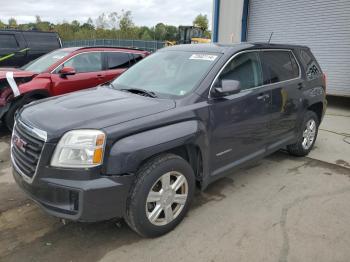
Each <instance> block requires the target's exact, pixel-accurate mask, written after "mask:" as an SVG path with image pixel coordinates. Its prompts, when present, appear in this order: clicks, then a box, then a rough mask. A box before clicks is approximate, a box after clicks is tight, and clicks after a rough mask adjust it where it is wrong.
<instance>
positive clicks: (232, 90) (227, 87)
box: [214, 79, 241, 97]
mask: <svg viewBox="0 0 350 262" xmlns="http://www.w3.org/2000/svg"><path fill="white" fill-rule="evenodd" d="M239 92H241V84H240V82H239V81H237V80H225V79H224V80H222V81H221V86H218V87H215V91H214V96H215V97H221V96H226V95H233V94H238V93H239Z"/></svg>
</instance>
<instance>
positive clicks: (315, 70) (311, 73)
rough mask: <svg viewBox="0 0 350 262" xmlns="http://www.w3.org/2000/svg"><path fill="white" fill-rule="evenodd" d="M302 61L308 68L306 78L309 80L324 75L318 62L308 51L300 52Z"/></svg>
mask: <svg viewBox="0 0 350 262" xmlns="http://www.w3.org/2000/svg"><path fill="white" fill-rule="evenodd" d="M300 59H301V61H302V62H303V64H304V65H305V66H306V77H307V80H309V81H311V80H314V79H316V78H318V77H320V76H321V75H322V71H321V69H320V68H319V66H318V64H317V63H316V61H315V60H314V59H313V58H312V55H311V54H309V53H308V52H307V51H306V50H300Z"/></svg>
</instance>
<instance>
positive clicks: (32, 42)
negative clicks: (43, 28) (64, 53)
mask: <svg viewBox="0 0 350 262" xmlns="http://www.w3.org/2000/svg"><path fill="white" fill-rule="evenodd" d="M23 36H24V38H25V40H26V42H27V44H28V47H29V48H31V49H34V50H41V49H47V50H53V49H56V48H60V43H59V40H58V38H57V36H56V35H55V34H47V33H34V32H23Z"/></svg>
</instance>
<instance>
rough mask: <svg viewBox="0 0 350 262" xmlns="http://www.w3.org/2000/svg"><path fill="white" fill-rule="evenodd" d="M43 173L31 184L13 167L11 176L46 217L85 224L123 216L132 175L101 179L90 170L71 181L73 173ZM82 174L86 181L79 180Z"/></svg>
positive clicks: (57, 171)
mask: <svg viewBox="0 0 350 262" xmlns="http://www.w3.org/2000/svg"><path fill="white" fill-rule="evenodd" d="M44 169H45V173H46V175H47V176H42V175H41V174H40V173H41V172H38V174H37V176H36V177H35V179H34V180H33V181H32V182H31V183H28V182H27V181H26V180H25V179H24V178H23V177H22V175H21V174H20V173H19V172H18V171H17V170H16V168H15V167H14V168H13V176H14V178H15V181H16V182H17V184H18V185H19V186H20V187H21V188H22V189H23V191H24V192H25V193H27V195H28V196H29V197H30V198H31V199H32V200H34V201H35V202H37V203H38V204H39V205H40V206H41V207H42V208H43V209H44V210H45V211H46V212H47V213H49V214H51V215H53V216H56V217H59V218H64V219H68V220H75V221H86V222H94V221H101V220H107V219H111V218H115V217H123V216H124V214H125V209H126V200H127V197H128V193H129V188H130V185H131V183H132V180H133V175H125V176H102V175H101V174H92V173H94V171H91V170H90V171H78V172H79V173H80V174H78V175H77V179H75V178H74V175H76V174H74V173H75V172H74V171H69V170H59V169H53V168H51V171H50V168H48V167H46V168H44ZM38 171H40V169H39V170H38ZM69 172H71V174H70V173H69ZM84 172H86V174H85V175H86V177H87V178H88V179H82V177H81V175H84V174H83V173H84ZM59 173H61V177H62V178H61V177H60V175H59ZM95 175H96V176H95ZM92 177H95V178H92Z"/></svg>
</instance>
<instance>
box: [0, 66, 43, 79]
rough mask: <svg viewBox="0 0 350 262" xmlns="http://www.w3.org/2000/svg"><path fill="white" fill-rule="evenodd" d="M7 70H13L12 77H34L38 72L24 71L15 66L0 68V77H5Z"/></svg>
mask: <svg viewBox="0 0 350 262" xmlns="http://www.w3.org/2000/svg"><path fill="white" fill-rule="evenodd" d="M7 72H13V77H14V78H17V77H34V76H35V75H37V74H38V73H34V72H30V71H24V70H20V69H17V68H0V79H3V78H6V73H7Z"/></svg>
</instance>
